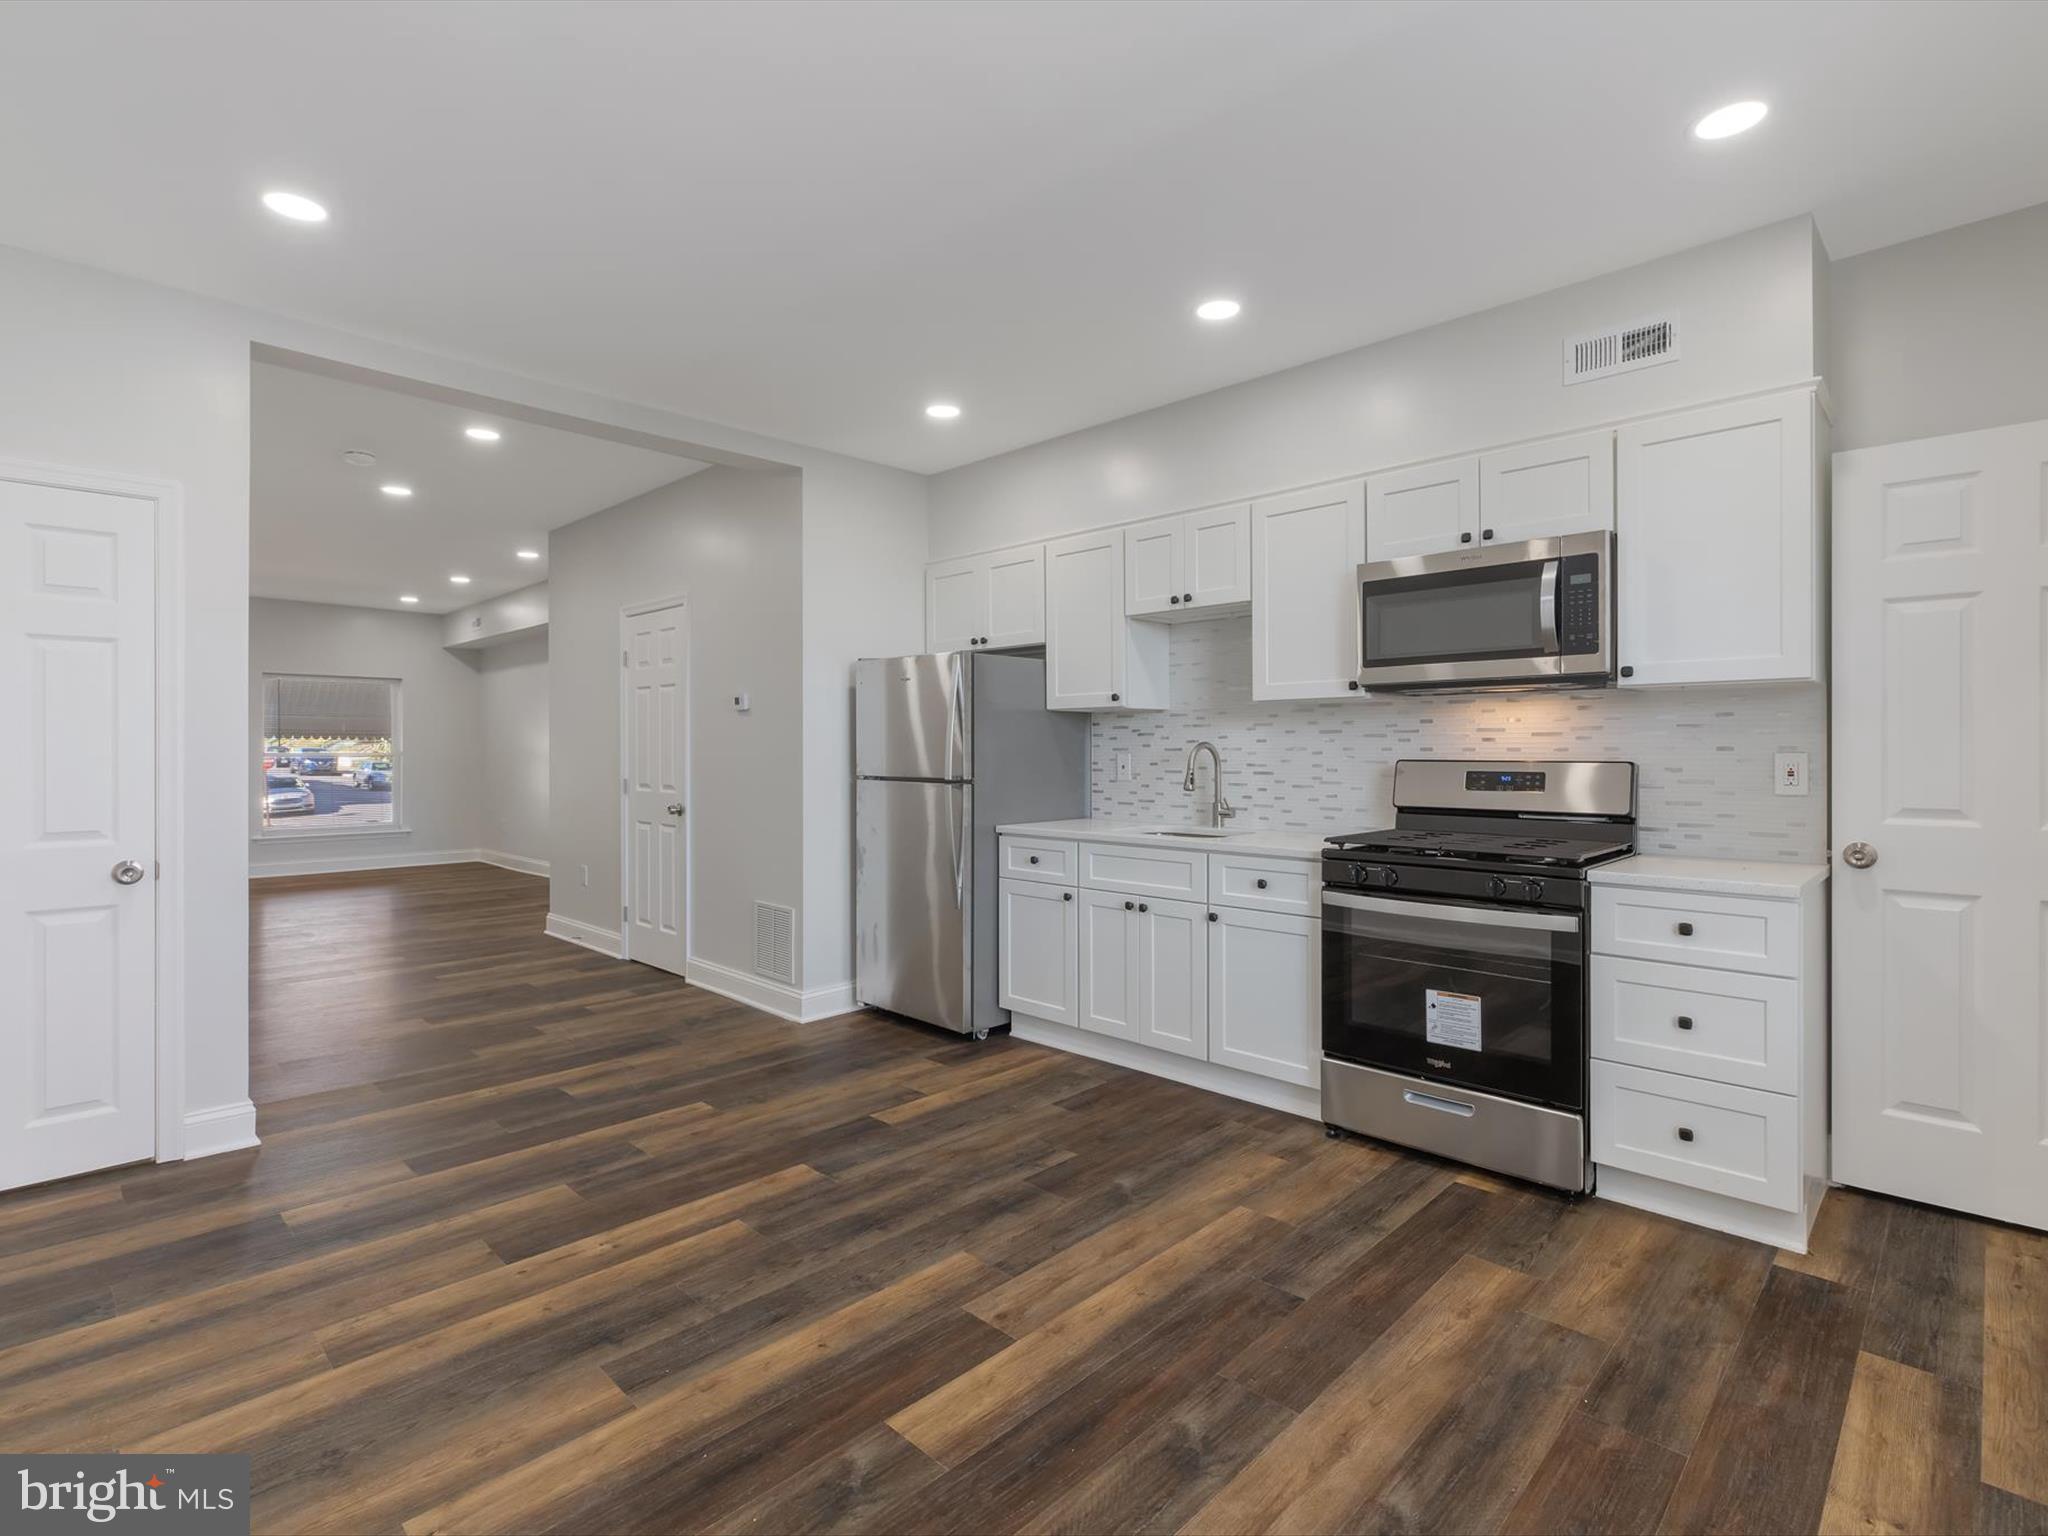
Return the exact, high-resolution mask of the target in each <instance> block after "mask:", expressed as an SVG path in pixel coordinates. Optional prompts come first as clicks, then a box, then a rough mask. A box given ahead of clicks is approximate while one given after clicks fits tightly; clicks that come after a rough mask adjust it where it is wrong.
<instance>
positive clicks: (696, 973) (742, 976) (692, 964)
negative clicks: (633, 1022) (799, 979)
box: [685, 955, 823, 1024]
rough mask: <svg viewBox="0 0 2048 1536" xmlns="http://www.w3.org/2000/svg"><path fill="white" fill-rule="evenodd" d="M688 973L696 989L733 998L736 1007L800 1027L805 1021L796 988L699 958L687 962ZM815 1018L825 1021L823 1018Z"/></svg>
mask: <svg viewBox="0 0 2048 1536" xmlns="http://www.w3.org/2000/svg"><path fill="white" fill-rule="evenodd" d="M685 969H686V971H687V972H688V977H689V982H690V985H691V986H693V987H702V988H703V989H704V990H705V991H706V992H716V993H717V994H718V995H719V996H720V997H729V998H731V999H732V1000H733V1001H734V1002H736V1003H745V1004H747V1006H748V1007H750V1008H758V1009H760V1010H761V1011H762V1012H763V1013H772V1014H774V1015H775V1016H776V1017H777V1018H778V1019H788V1020H789V1021H790V1022H792V1023H796V1024H801V1023H802V1022H803V1021H804V995H803V993H801V992H799V991H797V989H796V988H795V987H786V986H784V985H783V984H782V983H781V982H779V981H769V980H767V979H765V978H764V977H760V976H750V975H748V974H747V973H746V972H745V971H736V970H733V969H732V968H731V967H730V966H724V965H719V964H717V963H716V962H715V961H711V960H705V959H701V958H699V957H698V956H696V955H692V956H690V958H689V959H688V960H687V961H686V962H685ZM813 1017H817V1018H822V1017H823V1015H822V1014H817V1015H813Z"/></svg>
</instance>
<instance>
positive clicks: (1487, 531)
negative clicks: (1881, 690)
mask: <svg viewBox="0 0 2048 1536" xmlns="http://www.w3.org/2000/svg"><path fill="white" fill-rule="evenodd" d="M1479 537H1481V538H1482V539H1490V538H1492V537H1493V530H1492V529H1491V528H1488V529H1485V530H1484V531H1482V532H1481V533H1480V535H1479Z"/></svg>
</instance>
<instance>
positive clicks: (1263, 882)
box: [1259, 880, 1266, 891]
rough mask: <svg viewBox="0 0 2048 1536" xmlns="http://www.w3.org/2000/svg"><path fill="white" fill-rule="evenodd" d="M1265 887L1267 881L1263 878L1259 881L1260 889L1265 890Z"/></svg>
mask: <svg viewBox="0 0 2048 1536" xmlns="http://www.w3.org/2000/svg"><path fill="white" fill-rule="evenodd" d="M1265 888H1266V882H1265V881H1263V880H1261V881H1260V882H1259V889H1260V890H1262V891H1263V890H1264V889H1265Z"/></svg>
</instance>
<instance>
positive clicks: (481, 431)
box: [462, 427, 505, 443]
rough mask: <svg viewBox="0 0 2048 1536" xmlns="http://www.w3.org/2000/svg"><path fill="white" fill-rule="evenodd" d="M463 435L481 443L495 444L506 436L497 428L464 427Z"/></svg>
mask: <svg viewBox="0 0 2048 1536" xmlns="http://www.w3.org/2000/svg"><path fill="white" fill-rule="evenodd" d="M462 435H463V436H464V437H473V438H475V439H476V440H477V441H478V442H480V443H495V442H496V441H497V440H498V439H499V438H501V437H503V436H504V435H505V434H504V433H502V432H500V431H499V430H498V429H497V428H496V427H464V428H463V429H462Z"/></svg>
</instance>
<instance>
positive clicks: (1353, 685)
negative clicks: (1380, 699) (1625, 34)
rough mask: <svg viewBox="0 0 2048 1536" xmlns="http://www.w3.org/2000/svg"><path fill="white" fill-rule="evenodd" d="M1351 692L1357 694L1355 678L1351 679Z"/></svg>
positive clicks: (1356, 680)
mask: <svg viewBox="0 0 2048 1536" xmlns="http://www.w3.org/2000/svg"><path fill="white" fill-rule="evenodd" d="M1351 691H1352V692H1353V693H1356V692H1358V679H1357V678H1355V677H1354V678H1353V679H1351Z"/></svg>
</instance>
